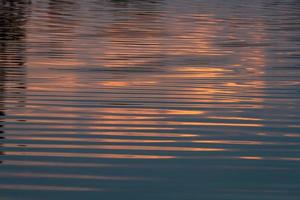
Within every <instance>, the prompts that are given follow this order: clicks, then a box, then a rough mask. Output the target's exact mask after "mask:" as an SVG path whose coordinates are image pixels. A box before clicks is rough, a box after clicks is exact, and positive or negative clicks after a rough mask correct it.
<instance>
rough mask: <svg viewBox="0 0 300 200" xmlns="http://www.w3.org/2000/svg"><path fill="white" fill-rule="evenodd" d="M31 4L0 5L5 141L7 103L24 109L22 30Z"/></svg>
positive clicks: (7, 1)
mask: <svg viewBox="0 0 300 200" xmlns="http://www.w3.org/2000/svg"><path fill="white" fill-rule="evenodd" d="M30 3H31V2H30V0H24V1H21V0H19V1H11V0H2V1H0V16H1V17H0V139H5V137H4V136H3V135H4V134H5V131H4V123H5V118H6V116H7V113H6V107H7V106H8V105H6V101H9V102H11V106H12V107H16V108H17V107H24V104H25V99H24V98H25V97H24V92H25V90H26V81H25V79H26V77H25V76H26V69H25V66H24V64H25V41H24V39H25V35H26V31H25V27H24V26H25V24H26V21H27V20H26V14H27V8H28V5H29V4H30ZM1 146H2V143H1V142H0V147H1ZM2 155H4V152H2V151H0V156H2ZM0 163H2V161H0Z"/></svg>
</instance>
